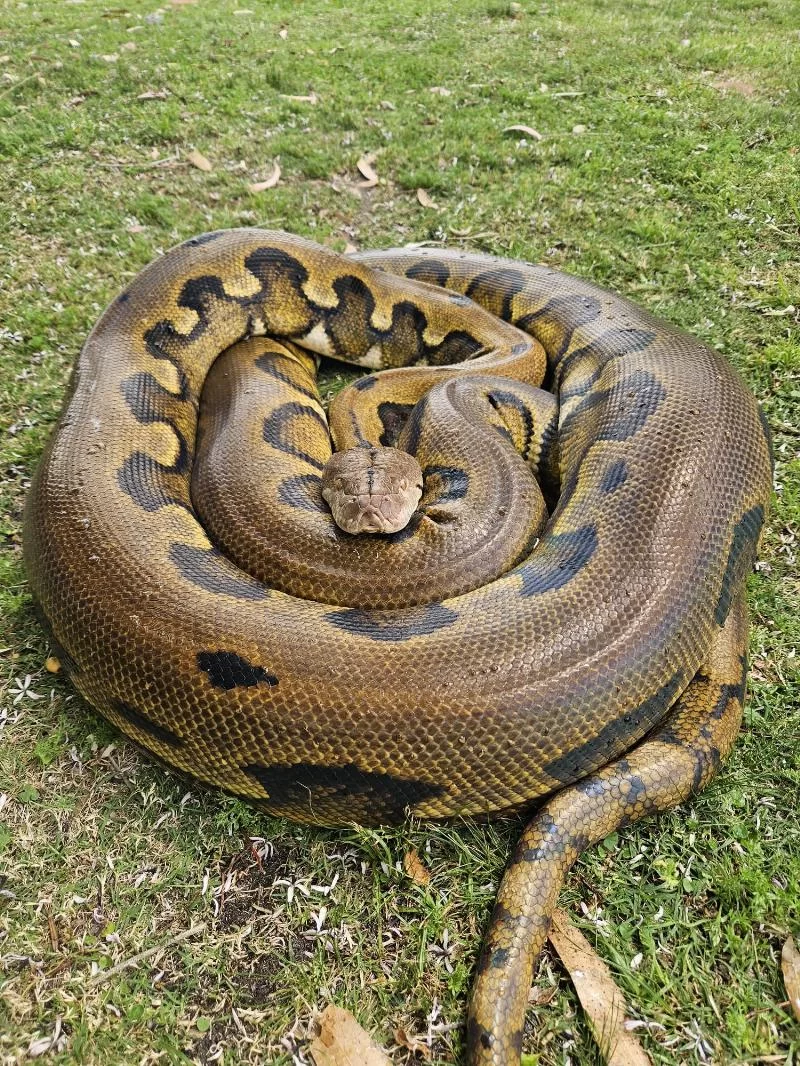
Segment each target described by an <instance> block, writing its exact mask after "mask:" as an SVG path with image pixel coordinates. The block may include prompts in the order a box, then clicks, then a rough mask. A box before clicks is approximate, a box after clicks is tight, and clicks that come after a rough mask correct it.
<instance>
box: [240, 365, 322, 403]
mask: <svg viewBox="0 0 800 1066" xmlns="http://www.w3.org/2000/svg"><path fill="white" fill-rule="evenodd" d="M276 357H277V359H280V358H282V357H281V356H280V355H279V354H278V353H277V352H276V353H273V354H270V353H265V354H264V355H259V357H258V359H256V361H255V365H256V366H257V367H258V369H259V370H262V371H263V372H264V373H265V374H266V375H267V376H268V377H271V378H272V379H273V380H274V381H280V382H281V383H282V384H283V385H288V386H289V387H290V388H292V389H294V390H295V392H299V393H300V394H301V395H302V396H307V397H308V399H309V400H315V401H316V402H317V403H319V393H318V392H317V390H316V389H315V388H314V387H313V386H308V385H304V384H301V383H300V382H297V381H295V380H294V378H293V377H292V376H291V374H287V373H286V371H284V370H282V369H281V367H280V366H279V365H278V362H277V359H276Z"/></svg>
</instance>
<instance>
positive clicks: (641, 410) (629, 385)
mask: <svg viewBox="0 0 800 1066" xmlns="http://www.w3.org/2000/svg"><path fill="white" fill-rule="evenodd" d="M666 397H667V393H666V389H665V388H664V386H663V385H662V384H661V382H660V381H659V380H658V378H656V377H655V375H654V374H651V373H650V371H649V370H635V371H634V372H633V373H632V374H629V375H627V376H626V377H624V378H622V379H621V380H620V381H618V382H617V383H616V384H615V385H613V386H612V387H611V388H610V389H598V390H596V391H595V392H592V393H590V394H589V395H588V396H586V398H585V399H584V400H583V401H582V402H581V403H580V404H579V405H578V406H577V407H576V408H575V410H574V411H571V412H570V414H569V415H567V417H566V418H565V419H564V422H563V424H562V426H561V437H562V438H566V437H567V436H568V434H569V433H570V431H571V428H572V426H573V425H575V424H577V423H579V422H580V421H581V420H583V419H585V418H586V417H587V416H588V415H589V413H590V412H591V411H593V410H595V409H596V408H601V424H600V427H599V429H598V431H597V434H596V437H595V439H596V440H614V441H622V440H628V439H629V438H630V437H633V436H634V435H635V434H636V433H638V432H639V430H640V429H641V428H642V426H643V425H644V424H645V422H646V421H647V420H648V418H650V416H651V415H653V414H655V412H656V411H657V410H658V409H659V407H660V406H661V404H662V403H663V402H664V400H665V399H666ZM603 408H605V410H604V411H603V410H602V409H603Z"/></svg>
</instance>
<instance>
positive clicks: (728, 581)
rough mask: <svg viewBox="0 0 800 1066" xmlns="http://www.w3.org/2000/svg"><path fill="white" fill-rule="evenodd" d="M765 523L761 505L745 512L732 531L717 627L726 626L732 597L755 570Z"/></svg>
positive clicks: (716, 619) (723, 577) (720, 596)
mask: <svg viewBox="0 0 800 1066" xmlns="http://www.w3.org/2000/svg"><path fill="white" fill-rule="evenodd" d="M763 523H764V508H763V507H762V506H761V504H760V503H759V504H756V506H755V507H751V508H750V510H749V511H745V513H744V514H743V515H742V517H741V518H740V519H739V521H738V522H737V523H736V525H735V526H734V527H733V537H732V539H731V549H730V551H729V553H728V562H727V565H726V566H725V573H724V574H723V576H722V587H721V589H720V593H719V599H718V600H717V606H716V609H715V611H714V621H715V622H716V623H717V625H718V626H722V625H724V624H725V619H726V618H727V617H728V612H729V611H730V609H731V603H732V602H733V597H734V596H735V595H736V593H737V592H738V591H739V589H740V588H741V587H742V584H743V583H744V580H745V578H746V577H747V575H748V574H749V573H750V571H751V570H752V569H753V563H754V562H755V559H756V548H757V546H758V535H759V533H760V532H761V526H762V525H763Z"/></svg>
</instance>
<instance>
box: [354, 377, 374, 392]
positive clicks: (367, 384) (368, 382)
mask: <svg viewBox="0 0 800 1066" xmlns="http://www.w3.org/2000/svg"><path fill="white" fill-rule="evenodd" d="M377 384H378V379H377V378H376V377H375V375H374V374H370V375H369V377H366V378H359V379H358V380H357V381H354V382H353V385H352V387H353V388H354V389H355V390H356V392H368V391H369V390H370V389H374V388H375V386H376V385H377Z"/></svg>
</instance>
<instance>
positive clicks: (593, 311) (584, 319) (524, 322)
mask: <svg viewBox="0 0 800 1066" xmlns="http://www.w3.org/2000/svg"><path fill="white" fill-rule="evenodd" d="M602 313H603V308H602V306H601V304H600V301H599V300H598V299H597V297H595V296H588V295H587V296H554V297H553V299H552V300H548V302H547V303H546V304H545V305H544V307H540V308H539V310H538V311H530V312H528V314H525V315H523V316H522V317H521V318H519V319H517V321H516V322H514V325H515V326H517V327H518V328H519V329H524V330H525V332H526V333H530V334H531V335H532V336H534V337H536V339H537V340H538V341H539V342H540V343H541V344H542V345H543V346H544V349H545V351H546V352H547V360H548V362H549V363H550V364H551V365H552V364H555V363H557V362H558V361H559V359H561V357H562V356H563V354H564V352H566V351H567V350H568V349H569V346H570V344H571V343H572V336H573V334H574V332H575V330H576V329H578V328H579V327H580V326H585V325H588V323H590V322H594V321H595V319H597V318H599V317H600V316H601V315H602ZM540 318H542V319H545V321H546V322H547V323H548V324H552V325H557V326H558V327H559V329H560V331H561V333H560V336H558V337H557V338H555V339H552V338H551V339H550V340H548V341H547V342H546V343H545V337H544V336H540V332H541V331H540V332H539V333H537V330H536V322H537V320H538V319H540Z"/></svg>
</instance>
